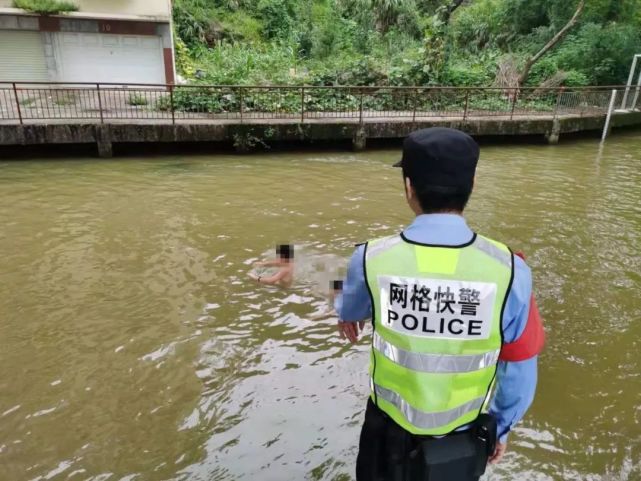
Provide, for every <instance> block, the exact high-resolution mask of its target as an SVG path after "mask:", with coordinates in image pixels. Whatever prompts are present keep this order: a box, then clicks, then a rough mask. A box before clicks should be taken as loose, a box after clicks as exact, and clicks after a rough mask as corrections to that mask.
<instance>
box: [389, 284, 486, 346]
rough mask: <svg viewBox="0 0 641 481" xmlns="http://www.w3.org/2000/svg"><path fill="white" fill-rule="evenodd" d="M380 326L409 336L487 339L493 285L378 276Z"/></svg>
mask: <svg viewBox="0 0 641 481" xmlns="http://www.w3.org/2000/svg"><path fill="white" fill-rule="evenodd" d="M378 284H379V286H380V293H379V295H380V306H381V322H382V324H383V326H385V327H387V328H389V329H392V330H394V331H397V332H399V333H402V334H406V335H410V336H420V337H431V338H445V339H458V340H474V339H487V338H489V337H490V333H491V330H492V319H493V314H494V302H495V299H496V289H497V287H496V284H494V283H487V282H472V281H459V280H451V279H448V280H443V279H429V278H422V279H418V278H410V277H397V276H379V277H378Z"/></svg>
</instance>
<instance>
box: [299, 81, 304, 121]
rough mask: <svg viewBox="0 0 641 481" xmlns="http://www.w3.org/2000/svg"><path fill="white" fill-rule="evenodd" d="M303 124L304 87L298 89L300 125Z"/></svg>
mask: <svg viewBox="0 0 641 481" xmlns="http://www.w3.org/2000/svg"><path fill="white" fill-rule="evenodd" d="M304 122H305V87H301V88H300V123H301V124H302V123H304Z"/></svg>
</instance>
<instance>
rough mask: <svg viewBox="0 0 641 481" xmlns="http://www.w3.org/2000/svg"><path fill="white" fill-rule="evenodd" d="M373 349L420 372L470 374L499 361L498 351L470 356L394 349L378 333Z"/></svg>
mask: <svg viewBox="0 0 641 481" xmlns="http://www.w3.org/2000/svg"><path fill="white" fill-rule="evenodd" d="M372 345H373V346H374V349H376V350H377V351H378V352H380V353H381V354H382V355H383V356H385V357H386V358H388V359H389V360H391V361H394V362H395V363H396V364H399V365H401V366H403V367H406V368H407V369H411V370H413V371H420V372H441V373H453V372H472V371H478V370H480V369H485V368H486V367H490V366H494V365H495V364H496V362H497V361H498V359H499V354H500V353H501V350H500V349H495V350H493V351H489V352H484V353H482V354H471V355H463V356H458V355H448V354H423V353H418V352H410V351H406V350H405V349H401V348H400V347H396V346H395V345H393V344H392V343H391V342H388V341H386V340H385V339H383V338H382V337H381V336H380V335H379V334H378V332H375V333H374V338H373V340H372Z"/></svg>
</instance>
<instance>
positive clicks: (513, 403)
mask: <svg viewBox="0 0 641 481" xmlns="http://www.w3.org/2000/svg"><path fill="white" fill-rule="evenodd" d="M537 316H538V309H537V308H536V304H535V301H534V296H533V295H532V274H531V272H530V269H529V267H528V266H527V265H526V264H525V261H523V260H522V259H521V258H519V257H516V256H515V263H514V281H513V284H512V289H511V290H510V294H509V295H508V299H507V304H506V306H505V311H504V315H503V325H502V327H503V339H504V343H505V344H504V349H503V351H502V353H501V358H500V361H499V364H498V370H497V384H496V392H495V394H494V398H493V399H492V403H491V405H490V412H491V413H492V414H493V415H494V417H495V418H496V420H497V424H498V436H499V441H500V442H501V443H503V444H505V443H506V442H507V435H508V433H509V432H510V430H511V429H512V428H513V427H514V425H515V424H516V423H518V422H519V421H520V420H521V419H522V418H523V416H524V415H525V413H526V411H527V410H528V408H529V407H530V405H531V404H532V401H533V400H534V393H535V391H536V382H537V355H538V354H539V352H540V350H541V348H542V338H540V339H538V340H537V341H536V342H532V336H533V335H536V334H538V330H539V329H540V330H541V333H542V328H541V326H540V319H538V317H537ZM535 331H536V332H535ZM540 335H542V334H540ZM526 338H527V339H526Z"/></svg>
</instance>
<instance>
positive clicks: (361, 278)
mask: <svg viewBox="0 0 641 481" xmlns="http://www.w3.org/2000/svg"><path fill="white" fill-rule="evenodd" d="M364 256H365V245H364V244H363V245H359V246H358V247H357V248H356V250H355V251H354V254H352V258H351V259H350V261H349V266H348V268H347V276H346V277H345V280H344V281H343V294H342V296H340V300H338V302H336V301H335V302H334V307H335V309H336V312H337V313H338V317H339V318H340V320H341V322H359V321H364V320H365V319H369V318H371V317H372V300H371V298H370V295H369V290H368V288H367V283H366V281H365V271H364V270H363V260H364Z"/></svg>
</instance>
